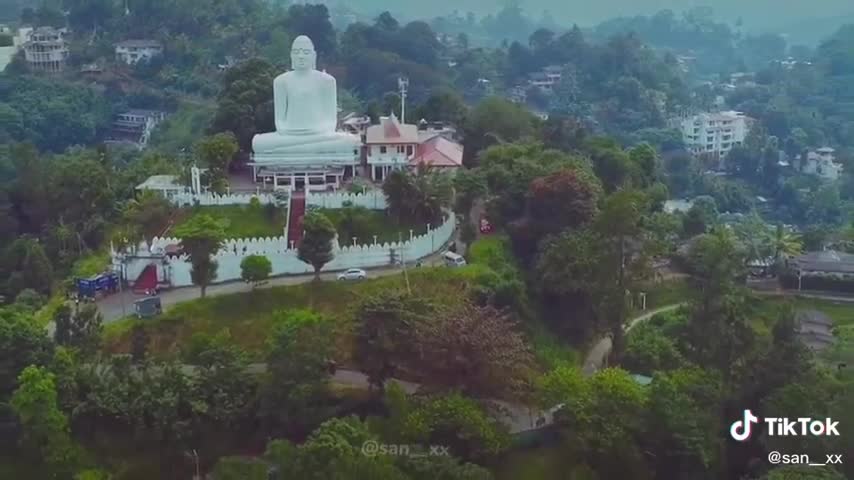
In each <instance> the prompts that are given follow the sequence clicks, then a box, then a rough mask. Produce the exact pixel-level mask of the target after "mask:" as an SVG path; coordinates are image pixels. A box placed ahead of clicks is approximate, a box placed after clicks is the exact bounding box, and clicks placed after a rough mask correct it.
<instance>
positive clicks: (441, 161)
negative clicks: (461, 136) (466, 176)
mask: <svg viewBox="0 0 854 480" xmlns="http://www.w3.org/2000/svg"><path fill="white" fill-rule="evenodd" d="M409 164H410V165H412V166H417V165H420V164H425V165H429V166H431V167H461V166H462V165H463V147H462V145H460V144H458V143H455V142H452V141H451V140H448V139H447V138H445V137H443V136H441V135H436V136H435V137H433V138H431V139H429V140H427V141H425V142H424V143H422V144H421V145H418V148H417V149H416V151H415V156H414V157H413V158H412V160H410V161H409Z"/></svg>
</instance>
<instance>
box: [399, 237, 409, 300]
mask: <svg viewBox="0 0 854 480" xmlns="http://www.w3.org/2000/svg"><path fill="white" fill-rule="evenodd" d="M397 244H398V245H399V246H400V264H401V265H402V266H403V278H404V279H405V280H406V293H408V294H409V295H412V287H410V285H409V274H408V273H407V271H406V258H405V257H404V256H403V250H404V247H403V234H401V233H400V232H397Z"/></svg>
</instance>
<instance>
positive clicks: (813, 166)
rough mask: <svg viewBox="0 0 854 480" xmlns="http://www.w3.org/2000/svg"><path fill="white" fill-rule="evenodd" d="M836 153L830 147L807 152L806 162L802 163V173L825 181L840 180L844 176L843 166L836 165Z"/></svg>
mask: <svg viewBox="0 0 854 480" xmlns="http://www.w3.org/2000/svg"><path fill="white" fill-rule="evenodd" d="M835 154H836V151H835V150H834V149H832V148H830V147H824V148H819V149H818V150H816V151H814V152H807V158H806V160H805V161H804V160H802V161H801V172H803V173H806V174H807V175H815V176H817V177H821V178H822V179H823V180H828V181H833V180H839V176H840V175H842V165H840V164H839V163H836V155H835Z"/></svg>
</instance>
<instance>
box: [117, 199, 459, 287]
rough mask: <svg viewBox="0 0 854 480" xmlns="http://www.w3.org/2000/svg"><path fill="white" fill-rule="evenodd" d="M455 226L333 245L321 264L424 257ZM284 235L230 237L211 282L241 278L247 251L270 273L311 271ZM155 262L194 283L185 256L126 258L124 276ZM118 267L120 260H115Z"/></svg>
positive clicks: (160, 242)
mask: <svg viewBox="0 0 854 480" xmlns="http://www.w3.org/2000/svg"><path fill="white" fill-rule="evenodd" d="M455 227H456V218H455V216H454V214H453V213H451V214H449V216H448V218H447V219H446V220H445V222H444V223H443V224H442V225H440V226H439V227H438V228H434V229H432V230H430V231H429V232H427V233H425V234H423V235H418V236H414V237H413V238H411V239H410V240H408V241H404V242H402V243H398V242H393V243H385V244H376V245H357V246H345V247H338V248H335V258H334V259H333V260H332V261H331V262H330V263H328V264H327V265H325V266H324V268H323V271H324V272H330V271H340V270H346V269H348V268H370V267H379V266H383V265H389V264H391V261H392V258H396V259H397V260H398V261H399V260H400V259H401V257H402V258H403V259H404V260H405V261H406V262H407V263H409V262H414V261H415V260H417V259H419V258H424V257H426V256H428V255H430V254H432V253H434V252H436V251H438V250H439V249H441V248H442V246H443V245H445V244H446V243H447V242H448V241H450V240H451V238H452V236H453V234H454V228H455ZM177 243H180V239H178V238H155V239H154V240H153V241H152V251H153V252H161V251H162V249H163V248H164V247H165V246H166V245H170V244H177ZM286 243H287V242H286V239H285V237H275V238H252V239H239V240H229V241H227V242H226V244H225V246H224V247H223V249H222V250H220V252H219V253H218V254H217V255H216V256H215V259H216V261H217V262H218V264H219V267H218V268H217V278H216V281H215V282H214V283H220V282H227V281H233V280H239V279H240V262H241V261H242V260H243V259H244V258H246V256H248V255H264V256H266V257H267V258H268V259H269V260H270V263H271V264H272V266H273V272H272V275H298V274H306V273H311V272H313V271H314V269H313V268H312V267H311V265H309V264H307V263H304V262H302V261H301V260H299V258H297V251H296V250H295V249H290V248H288V247H287V245H286ZM152 263H154V264H155V265H157V269H158V279H160V280H161V281H165V282H166V283H170V284H171V286H173V287H185V286H190V285H192V284H193V282H192V280H191V278H190V269H191V267H190V262H189V261H188V259H187V258H186V256H181V257H172V258H167V259H166V260H165V261H164V260H163V259H161V258H153V257H151V258H139V257H133V258H130V259H128V260H127V262H126V264H125V269H126V270H125V271H126V272H127V279H128V280H129V281H131V282H133V281H134V280H136V278H137V277H138V276H139V274H140V273H141V272H142V270H143V269H144V268H145V267H146V266H148V265H149V264H152ZM114 264H115V268H116V270H118V269H119V268H121V267H120V262H119V261H118V260H114Z"/></svg>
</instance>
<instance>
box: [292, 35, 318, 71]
mask: <svg viewBox="0 0 854 480" xmlns="http://www.w3.org/2000/svg"><path fill="white" fill-rule="evenodd" d="M291 68H293V69H294V70H297V71H301V72H304V71H307V70H316V69H317V52H315V51H314V43H313V42H312V41H311V39H310V38H308V37H306V36H305V35H300V36H299V37H297V38H296V39H295V40H294V43H293V45H292V46H291Z"/></svg>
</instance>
